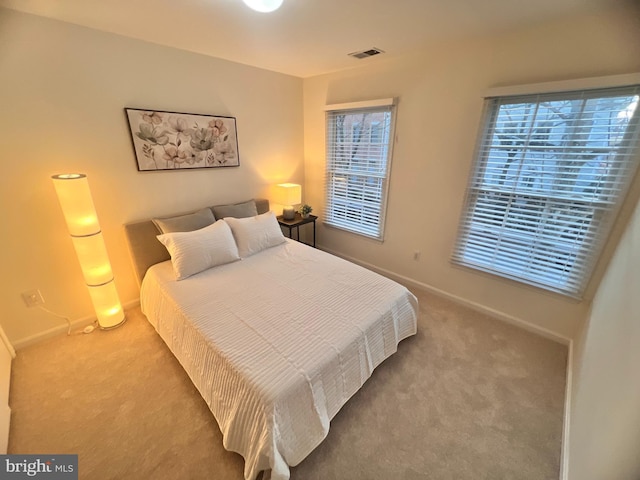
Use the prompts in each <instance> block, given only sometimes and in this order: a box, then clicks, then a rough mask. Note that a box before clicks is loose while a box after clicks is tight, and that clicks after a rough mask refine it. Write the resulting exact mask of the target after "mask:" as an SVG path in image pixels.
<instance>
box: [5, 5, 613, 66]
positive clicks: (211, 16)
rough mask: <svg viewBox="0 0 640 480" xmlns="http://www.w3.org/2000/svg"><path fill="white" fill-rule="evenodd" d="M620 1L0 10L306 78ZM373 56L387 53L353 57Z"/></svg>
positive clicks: (27, 7)
mask: <svg viewBox="0 0 640 480" xmlns="http://www.w3.org/2000/svg"><path fill="white" fill-rule="evenodd" d="M617 1H618V0H284V4H283V5H282V7H281V8H280V9H279V10H277V11H275V12H273V13H258V12H254V11H253V10H250V9H249V8H248V7H246V6H245V4H244V3H243V2H242V0H0V6H4V7H8V8H12V9H15V10H19V11H22V12H27V13H33V14H36V15H41V16H44V17H50V18H54V19H57V20H62V21H65V22H70V23H75V24H78V25H84V26H87V27H90V28H95V29H97V30H103V31H107V32H112V33H117V34H120V35H124V36H127V37H132V38H137V39H141V40H146V41H149V42H153V43H157V44H161V45H167V46H172V47H176V48H180V49H183V50H188V51H191V52H197V53H202V54H205V55H210V56H213V57H218V58H224V59H227V60H232V61H235V62H239V63H244V64H247V65H253V66H256V67H261V68H265V69H268V70H273V71H277V72H282V73H286V74H289V75H294V76H298V77H309V76H313V75H318V74H322V73H327V72H331V71H336V70H342V69H346V68H351V67H354V66H358V65H362V63H361V62H373V61H378V59H381V58H385V57H386V58H389V57H391V56H397V55H401V54H403V53H406V52H409V51H412V50H417V49H420V48H421V47H423V46H425V45H427V44H429V43H433V42H438V41H446V40H448V39H452V38H460V37H469V36H476V35H484V34H489V33H492V32H496V31H502V30H509V29H514V28H519V27H522V26H524V25H527V24H533V23H537V22H542V21H545V20H548V19H550V18H552V17H568V16H576V15H580V14H585V13H594V12H598V11H600V10H602V9H604V8H607V7H611V6H612V4H613V3H615V2H617ZM620 1H623V0H620ZM371 47H377V48H380V49H382V50H383V51H385V52H386V53H385V54H383V55H378V56H377V57H372V58H368V59H364V60H356V59H354V58H351V57H349V56H348V55H347V54H348V53H351V52H355V51H361V50H367V49H369V48H371Z"/></svg>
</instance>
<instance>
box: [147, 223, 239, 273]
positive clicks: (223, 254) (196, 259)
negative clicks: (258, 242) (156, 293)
mask: <svg viewBox="0 0 640 480" xmlns="http://www.w3.org/2000/svg"><path fill="white" fill-rule="evenodd" d="M158 240H160V242H162V244H163V245H164V246H165V247H167V250H169V254H170V255H171V264H172V265H173V270H174V272H175V274H176V279H178V280H184V279H185V278H187V277H190V276H191V275H195V274H196V273H200V272H202V271H204V270H207V269H208V268H211V267H215V266H217V265H224V264H225V263H230V262H233V261H235V260H240V257H239V255H238V247H237V246H236V242H235V241H234V240H233V234H232V233H231V229H230V228H229V225H227V224H226V223H225V222H224V221H222V220H218V221H217V222H215V223H212V224H211V225H209V226H208V227H204V228H201V229H200V230H193V231H191V232H173V233H164V234H162V235H158Z"/></svg>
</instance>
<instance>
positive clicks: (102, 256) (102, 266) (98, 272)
mask: <svg viewBox="0 0 640 480" xmlns="http://www.w3.org/2000/svg"><path fill="white" fill-rule="evenodd" d="M71 240H73V246H74V248H75V249H76V255H77V256H78V261H79V262H80V267H81V268H82V275H83V276H84V281H85V283H86V284H87V285H102V284H103V283H107V282H110V281H111V280H113V273H112V272H111V262H109V254H108V253H107V247H106V246H105V244H104V239H103V238H102V233H96V234H95V235H89V236H88V237H71Z"/></svg>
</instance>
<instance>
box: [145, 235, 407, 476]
mask: <svg viewBox="0 0 640 480" xmlns="http://www.w3.org/2000/svg"><path fill="white" fill-rule="evenodd" d="M140 303H141V307H142V311H143V312H144V314H145V315H146V316H147V318H148V319H149V321H150V322H151V323H152V325H153V326H154V327H155V329H156V330H157V331H158V333H159V334H160V336H161V337H162V338H163V339H164V341H165V342H166V344H167V345H168V346H169V348H170V349H171V351H172V352H173V354H174V355H175V356H176V358H177V359H178V360H179V361H180V363H181V364H182V366H183V367H184V369H185V370H186V372H187V373H188V375H189V376H190V377H191V380H192V381H193V383H194V384H195V386H196V387H197V388H198V390H199V391H200V393H201V395H202V397H203V398H204V399H205V401H206V402H207V404H208V405H209V408H210V409H211V411H212V412H213V414H214V416H215V418H216V420H217V421H218V424H219V426H220V429H221V431H222V434H223V437H224V447H225V448H227V449H228V450H232V451H235V452H238V453H240V454H241V455H242V456H243V457H244V459H245V470H244V476H245V479H247V480H252V479H254V478H255V477H256V476H257V474H258V473H259V472H260V471H261V470H269V469H271V478H272V479H273V480H286V479H288V478H289V465H291V466H293V465H297V464H298V463H300V462H301V461H302V460H303V459H304V458H305V457H306V456H307V455H308V454H309V453H310V452H311V451H312V450H313V449H314V448H315V447H316V446H317V445H318V444H319V443H320V442H321V441H322V440H323V439H324V438H325V437H326V435H327V432H328V431H329V421H330V420H331V419H332V418H333V417H334V415H336V413H337V412H338V411H339V410H340V408H341V407H342V406H343V405H344V404H345V402H346V401H347V400H348V399H349V398H350V397H351V396H352V395H353V394H354V393H355V392H356V391H357V390H358V389H359V388H360V387H361V386H362V385H363V383H364V382H365V381H366V380H367V379H368V378H369V376H370V375H371V373H372V372H373V369H374V368H375V367H376V366H378V365H379V364H380V363H381V362H382V361H383V360H384V359H385V358H387V357H388V356H390V355H391V354H393V353H394V352H395V351H396V349H397V345H398V343H399V342H400V341H401V340H402V339H404V338H406V337H408V336H410V335H413V334H415V333H416V316H417V301H416V299H415V297H414V296H413V295H412V294H411V293H410V292H409V291H408V290H407V289H406V288H404V287H403V286H401V285H399V284H397V283H395V282H393V281H391V280H389V279H387V278H385V277H382V276H380V275H378V274H376V273H373V272H371V271H369V270H366V269H364V268H361V267H359V266H357V265H354V264H352V263H349V262H346V261H344V260H342V259H339V258H337V257H334V256H332V255H329V254H326V253H324V252H321V251H319V250H316V249H313V248H310V247H308V246H306V245H302V244H300V243H297V242H294V241H290V240H287V242H286V243H284V244H282V245H279V246H276V247H273V248H269V249H267V250H264V251H262V252H260V253H258V254H256V255H253V256H251V257H249V258H246V259H243V260H240V261H237V262H234V263H230V264H227V265H222V266H218V267H215V268H212V269H209V270H206V271H204V272H202V273H199V274H197V275H194V276H193V277H190V278H188V279H185V280H182V281H179V282H178V281H176V280H175V275H174V273H173V270H172V267H171V263H170V262H163V263H160V264H157V265H154V266H153V267H151V268H150V269H149V271H148V272H147V274H146V276H145V278H144V281H143V283H142V288H141V294H140Z"/></svg>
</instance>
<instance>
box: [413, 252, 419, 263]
mask: <svg viewBox="0 0 640 480" xmlns="http://www.w3.org/2000/svg"><path fill="white" fill-rule="evenodd" d="M413 259H414V260H415V261H416V262H417V261H418V260H420V250H416V251H415V252H413Z"/></svg>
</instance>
